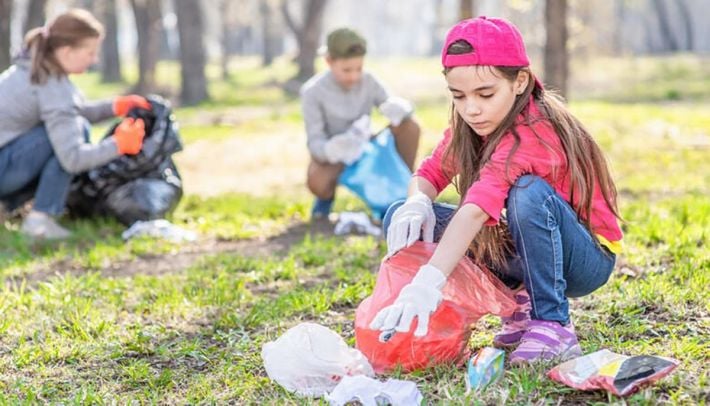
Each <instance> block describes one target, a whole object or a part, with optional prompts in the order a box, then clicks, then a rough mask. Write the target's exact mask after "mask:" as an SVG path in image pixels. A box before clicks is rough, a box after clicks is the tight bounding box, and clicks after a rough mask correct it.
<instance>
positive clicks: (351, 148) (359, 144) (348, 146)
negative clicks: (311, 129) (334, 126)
mask: <svg viewBox="0 0 710 406" xmlns="http://www.w3.org/2000/svg"><path fill="white" fill-rule="evenodd" d="M366 144H367V141H366V140H364V139H362V138H361V137H359V136H357V135H353V134H349V133H347V132H345V133H343V134H338V135H336V136H335V137H333V138H331V139H330V140H328V142H326V143H325V147H324V153H325V158H326V159H327V160H328V162H330V163H332V164H336V163H341V162H342V163H344V164H345V165H350V164H352V163H353V162H355V161H357V160H358V159H359V158H360V156H361V155H362V153H363V152H364V151H365V145H366Z"/></svg>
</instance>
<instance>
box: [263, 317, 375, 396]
mask: <svg viewBox="0 0 710 406" xmlns="http://www.w3.org/2000/svg"><path fill="white" fill-rule="evenodd" d="M261 358H262V359H263V360H264V368H265V369H266V373H267V374H268V375H269V378H271V379H273V380H274V381H276V382H277V383H278V384H279V385H281V386H283V387H284V388H286V389H287V390H289V391H291V392H296V393H298V394H299V395H303V396H323V395H325V394H326V393H327V392H329V391H331V390H333V388H335V386H336V385H337V384H338V382H340V380H341V379H343V378H344V377H347V376H353V375H367V376H373V375H374V372H373V370H372V366H370V363H369V362H368V361H367V359H366V358H365V357H364V356H363V355H362V353H361V352H360V351H358V350H356V349H354V348H350V347H348V346H347V344H346V343H345V341H344V340H343V339H342V338H341V337H340V336H339V335H338V334H336V333H335V332H333V331H332V330H330V329H328V328H327V327H324V326H321V325H319V324H315V323H301V324H299V325H297V326H295V327H292V328H290V329H289V330H287V331H286V332H285V333H284V334H283V335H282V336H281V337H279V338H278V339H276V340H275V341H271V342H268V343H266V344H264V347H263V348H262V350H261Z"/></svg>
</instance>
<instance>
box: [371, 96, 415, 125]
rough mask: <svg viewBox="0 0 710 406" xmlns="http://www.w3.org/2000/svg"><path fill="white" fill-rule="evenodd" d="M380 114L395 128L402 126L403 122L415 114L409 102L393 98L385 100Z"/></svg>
mask: <svg viewBox="0 0 710 406" xmlns="http://www.w3.org/2000/svg"><path fill="white" fill-rule="evenodd" d="M379 110H380V113H382V115H383V116H385V117H387V119H388V120H389V121H390V123H392V125H393V126H395V127H396V126H398V125H400V124H402V121H403V120H404V119H405V118H407V117H409V116H411V115H412V113H413V112H414V106H412V103H410V102H409V101H407V100H405V99H403V98H401V97H396V96H392V97H390V98H388V99H387V100H385V102H384V103H382V104H381V105H380V108H379Z"/></svg>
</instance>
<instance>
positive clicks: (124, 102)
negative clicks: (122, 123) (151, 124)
mask: <svg viewBox="0 0 710 406" xmlns="http://www.w3.org/2000/svg"><path fill="white" fill-rule="evenodd" d="M136 107H140V108H142V109H145V110H152V109H153V108H152V107H151V105H150V102H149V101H148V100H147V99H146V98H145V97H142V96H138V95H135V94H129V95H128V96H118V97H116V98H115V99H113V114H114V115H116V116H120V117H124V116H125V115H126V114H128V112H129V111H130V110H131V109H133V108H136Z"/></svg>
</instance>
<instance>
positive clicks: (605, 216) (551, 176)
mask: <svg viewBox="0 0 710 406" xmlns="http://www.w3.org/2000/svg"><path fill="white" fill-rule="evenodd" d="M529 106H530V107H529V109H530V111H529V113H530V114H531V116H532V117H533V120H532V121H533V124H532V125H531V126H527V125H523V124H518V125H517V127H516V130H517V132H518V134H519V136H520V145H519V146H518V149H517V150H516V151H515V153H514V154H513V156H512V157H511V159H510V164H509V166H508V172H507V176H506V160H507V159H508V154H509V153H510V150H511V149H512V147H513V145H514V143H515V138H514V136H513V134H512V132H509V133H508V134H506V135H504V136H503V139H501V142H500V144H498V147H497V148H496V149H495V151H494V152H493V155H492V156H491V159H490V160H489V161H488V163H486V165H485V166H484V167H483V168H482V169H481V173H480V177H479V179H478V180H477V181H476V182H474V183H473V184H472V185H471V187H470V188H469V189H468V190H467V191H466V196H465V198H464V200H463V203H462V204H467V203H473V204H475V205H477V206H478V207H480V208H481V209H482V210H483V211H485V212H486V214H488V215H489V216H490V218H489V219H488V220H487V221H486V225H496V224H497V223H498V221H499V219H500V215H501V211H502V210H503V208H504V207H505V199H506V198H507V197H508V192H509V191H510V188H511V186H512V185H513V183H514V182H515V181H516V180H517V179H518V178H519V177H520V176H522V175H525V174H532V175H537V176H539V177H541V178H543V179H544V180H545V181H547V182H548V183H549V184H550V185H551V186H552V187H553V188H554V189H555V191H556V192H557V193H558V194H559V195H560V196H562V198H563V199H565V200H566V201H567V202H568V203H571V202H570V194H569V189H570V188H569V174H568V173H567V158H566V156H565V154H564V150H563V148H562V145H561V142H560V139H559V137H558V136H557V134H556V133H555V130H554V128H553V127H552V125H551V124H550V122H549V121H547V120H544V119H539V120H535V118H534V117H536V116H537V117H539V115H540V112H539V110H538V108H537V106H536V105H535V103H534V102H532V101H531V103H530V105H529ZM521 119H522V117H521V118H519V120H518V123H520V122H521ZM533 129H534V130H535V133H537V135H538V136H539V137H540V139H542V141H544V144H543V142H541V140H540V139H538V137H536V136H535V133H533ZM450 142H451V129H447V130H446V131H445V132H444V139H443V140H441V141H440V142H439V144H438V145H437V146H436V149H434V152H433V153H432V155H431V156H429V157H427V158H426V159H424V161H423V162H422V164H421V165H420V167H419V169H418V170H417V172H416V175H417V176H421V177H423V178H424V179H426V180H428V181H429V182H430V183H431V184H432V185H434V187H435V188H436V191H437V193H441V191H442V190H443V189H444V188H446V186H448V185H449V183H450V179H451V178H453V176H454V175H455V173H453V172H454V171H455V169H454V168H455V165H453V163H452V162H447V163H446V166H445V167H443V166H442V158H443V155H444V152H445V151H446V148H447V147H448V145H449V143H450ZM446 173H449V176H447V175H446ZM590 223H591V226H592V230H593V232H594V233H595V234H596V235H597V237H598V238H599V241H600V242H601V243H602V244H603V245H605V246H606V247H608V248H609V249H610V250H611V251H612V252H614V253H618V252H619V251H620V249H621V244H620V242H621V239H622V238H623V235H622V232H621V229H620V228H619V224H618V222H617V219H616V217H615V216H614V214H613V213H612V211H611V209H610V208H609V206H608V205H607V204H606V202H605V201H604V197H603V195H602V193H601V189H600V187H599V183H598V182H595V187H594V194H593V197H592V212H591V221H590Z"/></svg>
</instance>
